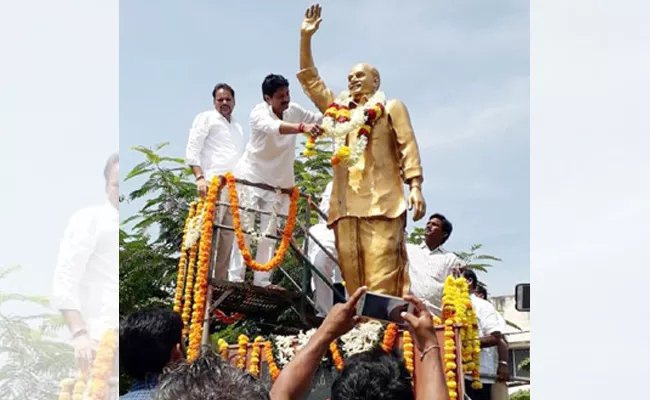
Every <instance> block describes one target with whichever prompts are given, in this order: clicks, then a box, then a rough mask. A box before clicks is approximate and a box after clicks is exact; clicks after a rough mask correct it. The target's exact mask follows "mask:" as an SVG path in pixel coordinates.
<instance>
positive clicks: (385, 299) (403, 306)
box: [361, 292, 409, 325]
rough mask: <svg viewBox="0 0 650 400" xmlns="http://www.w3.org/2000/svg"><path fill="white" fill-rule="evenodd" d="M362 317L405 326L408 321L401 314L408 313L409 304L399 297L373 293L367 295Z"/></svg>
mask: <svg viewBox="0 0 650 400" xmlns="http://www.w3.org/2000/svg"><path fill="white" fill-rule="evenodd" d="M365 296H366V299H365V302H364V303H363V309H362V310H361V315H362V316H364V317H368V318H373V319H380V320H384V321H389V322H394V323H396V324H399V325H404V324H405V323H406V321H404V318H402V317H401V315H400V314H401V313H402V312H405V311H408V307H409V303H408V302H407V301H406V300H404V299H400V298H398V297H390V296H382V295H377V294H373V293H369V292H368V293H366V294H365Z"/></svg>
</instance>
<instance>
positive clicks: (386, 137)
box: [298, 5, 426, 296]
mask: <svg viewBox="0 0 650 400" xmlns="http://www.w3.org/2000/svg"><path fill="white" fill-rule="evenodd" d="M320 17H321V7H320V6H319V5H313V6H311V7H310V8H309V9H307V12H306V14H305V18H304V20H303V23H302V28H301V38H300V72H299V73H298V80H299V81H300V83H301V85H302V87H303V90H304V91H305V93H306V94H307V96H309V98H310V99H311V100H312V102H314V104H315V105H316V107H318V109H320V110H321V112H324V113H326V114H327V110H328V108H329V106H330V105H331V104H332V103H333V102H334V101H336V102H337V106H338V107H339V108H340V107H344V108H345V107H348V108H349V111H348V110H345V113H346V114H348V115H350V116H351V117H349V118H348V119H349V123H347V126H348V127H350V129H348V130H347V131H346V129H345V125H346V124H345V123H343V124H338V125H336V126H337V128H336V129H335V130H333V131H336V132H330V133H328V132H327V131H326V132H325V133H326V134H331V133H335V134H338V137H339V139H338V140H337V139H336V138H335V139H334V141H335V142H336V143H337V151H338V150H340V149H341V148H342V147H345V150H346V151H345V152H340V153H337V154H338V155H341V156H346V155H347V159H346V160H348V161H347V162H338V164H336V165H335V166H334V185H333V190H332V200H331V203H330V213H329V220H328V225H329V226H331V227H332V228H333V229H334V233H335V235H336V248H337V251H338V255H339V264H340V266H341V270H342V273H343V278H344V279H345V282H346V288H347V289H348V292H349V293H354V291H355V290H356V289H357V288H358V287H361V286H364V285H365V286H368V290H369V291H372V292H377V293H384V294H388V295H393V296H402V295H405V294H407V293H408V289H409V280H408V273H407V271H406V260H407V259H406V250H405V237H404V229H405V226H406V202H405V201H404V189H403V185H404V184H405V183H406V184H408V185H409V189H410V193H409V196H408V206H409V209H414V215H413V220H414V221H417V220H419V219H420V218H422V216H423V215H424V213H425V211H426V205H425V203H424V199H423V197H422V192H421V185H422V167H421V164H420V154H419V151H418V146H417V142H416V140H415V135H414V133H413V127H412V126H411V121H410V117H409V114H408V111H407V110H406V106H405V105H404V103H402V102H401V101H399V100H390V101H388V102H385V101H384V100H383V95H382V93H381V92H379V85H380V78H379V72H378V71H377V69H375V68H373V67H372V66H370V65H368V64H365V63H363V64H358V65H356V66H354V67H352V71H351V72H350V74H349V75H348V88H349V96H345V95H344V94H343V95H342V96H340V97H339V98H336V96H335V95H334V93H332V91H331V90H329V89H328V88H327V86H325V83H324V82H323V80H322V79H321V78H320V76H319V75H318V72H317V70H316V67H315V66H314V60H313V58H312V53H311V38H312V36H313V34H314V33H315V32H316V31H317V30H318V26H319V25H320V23H321V18H320ZM374 103H376V105H375V104H374ZM355 108H361V109H363V110H364V112H365V113H366V114H365V115H368V113H371V114H374V115H377V117H376V119H375V120H374V121H373V122H372V126H370V125H369V123H368V121H369V119H370V117H368V119H367V120H366V123H365V124H364V126H363V127H361V129H359V128H356V126H357V125H355V117H354V116H353V115H352V114H354V113H355V111H354V109H355ZM370 108H373V109H372V110H370ZM337 120H338V117H337ZM323 128H324V129H327V123H326V121H323ZM364 129H365V130H366V131H367V132H366V136H361V135H359V132H360V131H361V130H364ZM364 141H365V143H364ZM347 150H349V151H347ZM346 153H347V154H346ZM335 158H336V157H335ZM333 161H334V162H333V164H334V163H336V162H337V161H339V160H334V159H333Z"/></svg>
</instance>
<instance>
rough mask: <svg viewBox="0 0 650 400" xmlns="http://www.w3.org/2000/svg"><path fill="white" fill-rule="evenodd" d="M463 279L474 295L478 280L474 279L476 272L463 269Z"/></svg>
mask: <svg viewBox="0 0 650 400" xmlns="http://www.w3.org/2000/svg"><path fill="white" fill-rule="evenodd" d="M463 277H464V278H465V280H466V281H467V286H469V291H470V292H472V293H476V287H477V286H479V283H478V278H477V277H476V272H474V271H472V270H471V269H469V268H465V270H464V271H463Z"/></svg>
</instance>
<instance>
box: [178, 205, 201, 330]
mask: <svg viewBox="0 0 650 400" xmlns="http://www.w3.org/2000/svg"><path fill="white" fill-rule="evenodd" d="M201 210H203V200H200V201H199V202H198V203H197V205H196V209H195V214H196V213H197V212H201ZM197 221H198V219H196V218H195V219H194V221H193V223H194V224H196V223H197ZM198 251H199V242H198V241H197V242H196V243H194V244H193V245H192V247H190V253H189V260H188V266H187V279H186V281H185V299H184V300H183V313H182V314H181V319H182V320H183V339H186V338H187V335H188V333H189V329H190V316H191V313H192V289H193V288H194V275H195V269H196V268H195V267H196V255H197V254H198Z"/></svg>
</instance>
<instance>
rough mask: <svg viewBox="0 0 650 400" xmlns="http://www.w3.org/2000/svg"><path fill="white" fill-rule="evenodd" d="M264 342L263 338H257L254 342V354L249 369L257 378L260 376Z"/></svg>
mask: <svg viewBox="0 0 650 400" xmlns="http://www.w3.org/2000/svg"><path fill="white" fill-rule="evenodd" d="M262 342H264V338H263V337H261V336H258V337H256V338H255V340H254V341H253V353H252V354H251V362H250V366H249V367H248V372H250V373H251V375H253V376H257V377H259V376H260V354H261V353H262V347H261V346H262Z"/></svg>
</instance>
